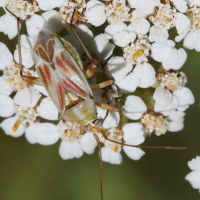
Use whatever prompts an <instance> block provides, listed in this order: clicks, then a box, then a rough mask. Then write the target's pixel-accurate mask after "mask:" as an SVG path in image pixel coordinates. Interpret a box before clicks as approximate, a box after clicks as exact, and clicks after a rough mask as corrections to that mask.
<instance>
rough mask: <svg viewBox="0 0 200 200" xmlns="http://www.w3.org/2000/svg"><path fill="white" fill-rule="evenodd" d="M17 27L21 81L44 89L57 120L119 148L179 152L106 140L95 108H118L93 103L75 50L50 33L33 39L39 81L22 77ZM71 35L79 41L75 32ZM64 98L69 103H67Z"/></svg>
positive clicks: (100, 85)
mask: <svg viewBox="0 0 200 200" xmlns="http://www.w3.org/2000/svg"><path fill="white" fill-rule="evenodd" d="M17 25H18V43H19V61H20V63H19V66H20V75H21V78H22V79H23V80H25V81H27V82H29V83H31V84H37V85H41V86H44V87H45V88H46V90H47V91H48V93H49V96H50V97H51V99H52V101H53V102H54V104H55V106H56V107H57V109H58V111H59V113H60V118H62V119H65V120H68V121H74V122H76V123H79V124H82V125H83V126H86V127H87V128H88V129H89V130H90V131H93V132H100V133H101V134H102V135H103V137H104V138H105V139H106V140H108V141H110V142H114V143H117V144H120V145H125V146H130V147H140V148H159V149H160V148H163V149H183V148H176V147H158V146H154V147H151V146H134V145H128V144H124V143H121V142H117V141H114V140H111V139H109V138H108V136H107V135H106V132H105V130H104V129H103V128H102V127H99V126H97V125H96V124H95V123H94V121H95V120H96V119H97V115H96V109H95V105H98V106H101V107H104V108H106V109H108V110H113V111H117V112H118V111H120V109H119V108H117V107H115V106H111V105H107V104H103V103H100V102H95V101H94V99H93V94H92V90H91V88H90V86H89V84H88V82H87V80H86V77H87V75H86V77H85V75H84V72H83V67H82V62H81V59H80V57H79V55H78V53H77V51H76V50H75V48H74V47H73V46H72V45H71V44H70V43H69V42H67V41H65V40H64V39H62V38H60V37H59V36H57V35H56V34H54V33H52V32H50V31H49V30H47V29H41V30H40V31H39V32H38V33H37V35H36V36H35V38H34V48H33V50H34V56H35V62H36V69H37V72H38V75H39V78H38V77H32V76H25V75H23V66H22V58H21V47H20V31H19V26H20V19H19V18H17ZM72 29H73V27H72ZM73 30H74V29H73ZM75 35H76V36H77V38H78V39H79V37H78V35H77V34H76V33H75ZM79 42H80V43H81V45H82V46H83V48H84V50H85V51H86V54H87V55H88V57H89V58H90V60H91V63H92V66H91V68H90V69H94V68H95V67H96V66H95V65H96V64H95V63H94V61H93V59H92V57H91V55H90V54H89V53H88V52H87V50H86V48H85V47H84V45H83V44H82V42H81V40H80V39H79ZM91 71H92V70H90V72H91ZM90 72H89V71H88V73H86V74H90ZM91 74H92V72H91ZM88 77H89V76H88ZM113 82H114V81H113V80H109V81H105V82H103V83H100V84H97V85H95V86H93V87H92V88H93V89H95V88H103V87H106V86H109V85H111V84H113ZM66 96H67V98H68V100H69V101H67V102H66ZM73 96H75V97H76V100H74V99H73ZM13 129H14V130H16V129H17V126H14V127H13ZM82 133H84V130H83V131H82ZM94 137H95V139H96V140H97V143H98V144H99V151H100V169H101V172H100V174H101V177H100V183H101V199H103V195H102V158H101V145H100V140H99V138H98V136H97V135H96V134H95V133H94Z"/></svg>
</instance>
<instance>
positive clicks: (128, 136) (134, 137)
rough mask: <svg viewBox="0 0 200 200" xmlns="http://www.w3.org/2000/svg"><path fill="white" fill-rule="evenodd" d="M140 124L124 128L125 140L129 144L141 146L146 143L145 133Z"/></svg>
mask: <svg viewBox="0 0 200 200" xmlns="http://www.w3.org/2000/svg"><path fill="white" fill-rule="evenodd" d="M142 128H143V127H142V125H141V124H140V123H128V124H126V125H124V126H123V128H122V130H123V133H124V135H123V138H124V140H125V141H126V143H127V144H132V145H139V144H141V143H143V142H144V140H145V137H144V131H143V130H142Z"/></svg>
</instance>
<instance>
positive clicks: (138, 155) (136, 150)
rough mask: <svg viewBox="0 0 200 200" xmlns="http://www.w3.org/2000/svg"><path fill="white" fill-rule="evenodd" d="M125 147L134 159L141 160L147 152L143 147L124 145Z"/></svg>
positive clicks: (126, 151) (127, 153) (125, 150)
mask: <svg viewBox="0 0 200 200" xmlns="http://www.w3.org/2000/svg"><path fill="white" fill-rule="evenodd" d="M123 149H124V152H125V153H126V155H127V156H128V157H129V158H131V159H133V160H139V159H140V158H141V157H142V156H143V155H144V154H145V152H144V151H143V150H142V149H140V148H137V147H127V146H124V147H123Z"/></svg>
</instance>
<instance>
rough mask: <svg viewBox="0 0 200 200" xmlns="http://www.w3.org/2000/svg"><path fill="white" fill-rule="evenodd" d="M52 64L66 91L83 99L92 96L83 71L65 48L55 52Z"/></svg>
mask: <svg viewBox="0 0 200 200" xmlns="http://www.w3.org/2000/svg"><path fill="white" fill-rule="evenodd" d="M54 65H55V68H56V73H57V75H58V77H59V78H60V80H61V82H62V84H63V86H64V88H65V89H66V90H67V91H69V92H71V93H73V94H75V95H77V96H78V97H81V98H83V99H90V98H92V96H93V95H92V91H91V89H90V86H89V84H88V82H87V80H86V78H85V76H84V74H83V72H82V71H81V69H80V68H79V66H78V65H77V63H76V62H75V61H74V59H73V57H72V56H71V55H70V54H69V53H68V52H67V51H66V50H59V51H57V52H55V55H54Z"/></svg>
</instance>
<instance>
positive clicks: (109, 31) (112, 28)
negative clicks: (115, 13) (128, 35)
mask: <svg viewBox="0 0 200 200" xmlns="http://www.w3.org/2000/svg"><path fill="white" fill-rule="evenodd" d="M120 31H128V28H127V25H126V24H125V23H123V22H119V23H116V24H111V25H108V26H107V27H106V28H105V34H104V35H105V36H106V38H108V39H112V37H113V35H115V33H117V32H120Z"/></svg>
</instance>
